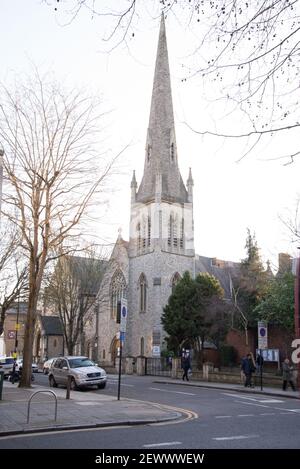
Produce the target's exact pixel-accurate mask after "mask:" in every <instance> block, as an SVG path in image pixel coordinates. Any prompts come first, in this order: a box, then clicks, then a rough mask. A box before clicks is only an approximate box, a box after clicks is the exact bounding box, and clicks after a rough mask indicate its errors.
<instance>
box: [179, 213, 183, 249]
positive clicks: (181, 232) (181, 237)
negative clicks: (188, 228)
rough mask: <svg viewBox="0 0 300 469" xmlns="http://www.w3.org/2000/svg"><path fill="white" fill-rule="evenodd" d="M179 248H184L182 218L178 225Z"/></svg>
mask: <svg viewBox="0 0 300 469" xmlns="http://www.w3.org/2000/svg"><path fill="white" fill-rule="evenodd" d="M180 247H181V248H183V247H184V218H182V220H181V224H180Z"/></svg>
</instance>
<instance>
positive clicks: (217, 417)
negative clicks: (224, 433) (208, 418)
mask: <svg viewBox="0 0 300 469" xmlns="http://www.w3.org/2000/svg"><path fill="white" fill-rule="evenodd" d="M231 417H232V415H217V416H216V417H215V418H216V419H230V418H231Z"/></svg>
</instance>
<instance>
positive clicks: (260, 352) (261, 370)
mask: <svg viewBox="0 0 300 469" xmlns="http://www.w3.org/2000/svg"><path fill="white" fill-rule="evenodd" d="M259 356H260V366H259V368H260V390H261V391H262V390H263V364H262V362H261V359H262V351H261V349H259Z"/></svg>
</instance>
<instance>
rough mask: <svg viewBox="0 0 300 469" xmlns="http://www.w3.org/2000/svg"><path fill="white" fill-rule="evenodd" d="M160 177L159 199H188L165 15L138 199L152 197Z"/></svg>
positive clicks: (158, 48)
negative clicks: (181, 165)
mask: <svg viewBox="0 0 300 469" xmlns="http://www.w3.org/2000/svg"><path fill="white" fill-rule="evenodd" d="M158 175H159V176H161V188H160V190H161V199H162V200H167V201H170V202H179V203H185V202H188V198H187V197H188V195H187V190H186V188H185V185H184V183H183V180H182V177H181V174H180V171H179V167H178V159H177V146H176V138H175V125H174V113H173V102H172V91H171V80H170V70H169V59H168V48H167V38H166V29H165V20H164V16H163V15H162V17H161V23H160V31H159V41H158V47H157V55H156V64H155V72H154V80H153V90H152V101H151V110H150V118H149V126H148V132H147V142H146V155H145V165H144V175H143V179H142V181H141V184H140V187H139V189H138V192H137V196H136V200H137V202H147V201H150V200H153V199H154V198H155V193H156V191H157V184H156V183H157V176H158Z"/></svg>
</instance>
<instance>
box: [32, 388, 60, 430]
mask: <svg viewBox="0 0 300 469" xmlns="http://www.w3.org/2000/svg"><path fill="white" fill-rule="evenodd" d="M39 392H50V394H52V395H53V396H54V399H55V416H54V421H55V422H56V419H57V396H56V394H55V392H54V391H50V390H46V389H45V390H43V389H42V390H40V391H35V392H34V393H33V394H32V396H31V397H30V399H29V401H28V407H27V423H29V417H30V404H31V399H32V398H33V397H34V396H35V395H36V394H38V393H39Z"/></svg>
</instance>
